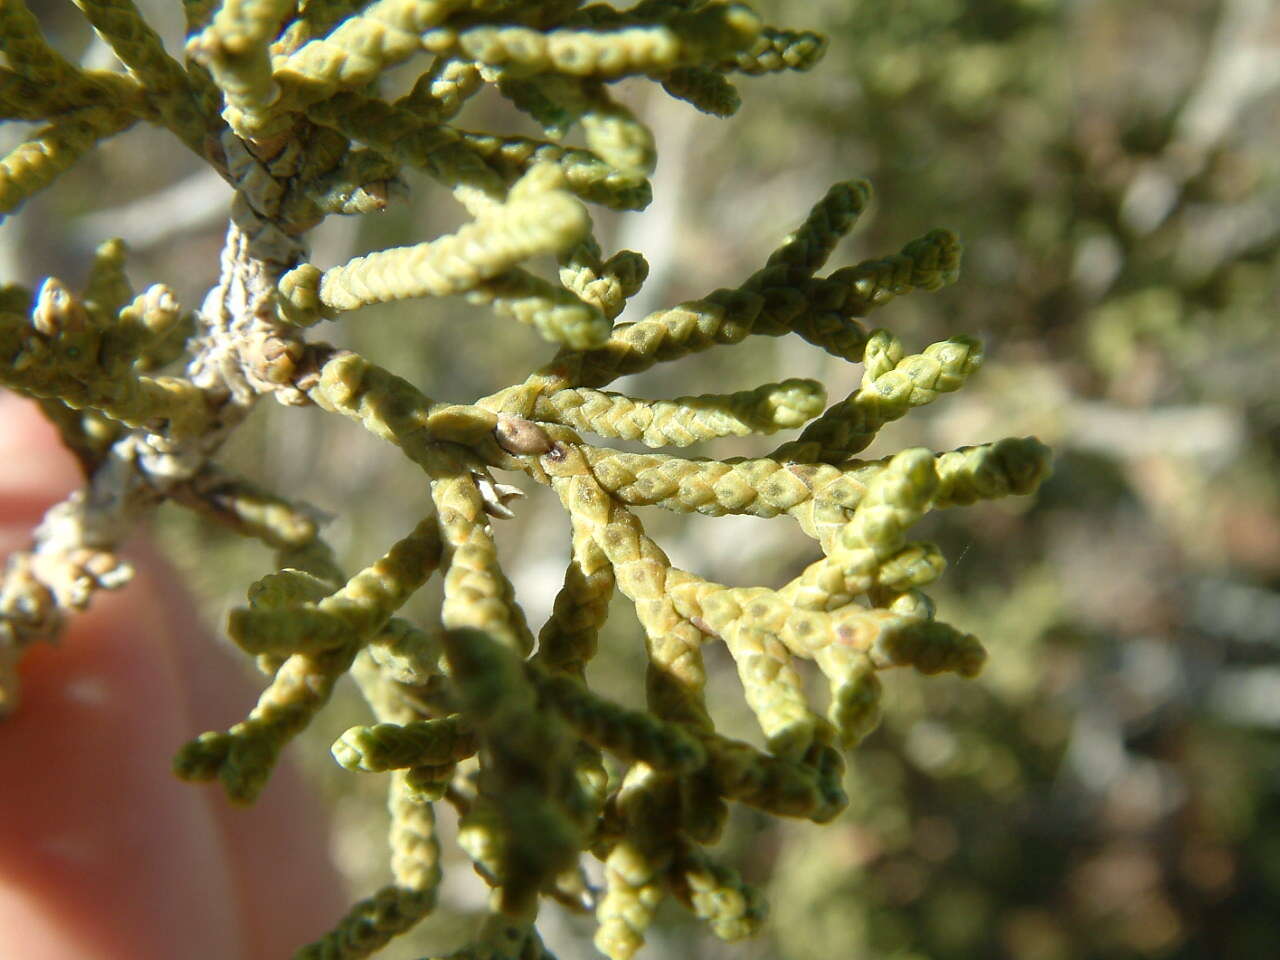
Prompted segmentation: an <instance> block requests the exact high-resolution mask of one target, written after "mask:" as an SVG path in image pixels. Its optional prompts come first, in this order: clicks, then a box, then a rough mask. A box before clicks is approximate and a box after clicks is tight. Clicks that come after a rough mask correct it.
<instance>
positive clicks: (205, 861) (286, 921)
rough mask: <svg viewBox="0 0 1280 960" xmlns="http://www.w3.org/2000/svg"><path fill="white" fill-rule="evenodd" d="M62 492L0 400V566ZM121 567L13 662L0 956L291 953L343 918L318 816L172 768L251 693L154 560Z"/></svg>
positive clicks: (69, 475)
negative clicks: (181, 750) (252, 800)
mask: <svg viewBox="0 0 1280 960" xmlns="http://www.w3.org/2000/svg"><path fill="white" fill-rule="evenodd" d="M78 483H79V474H78V469H77V467H76V465H75V462H74V460H73V459H72V458H71V457H70V455H69V454H67V453H66V452H65V451H64V450H63V449H62V448H61V447H60V445H59V443H58V441H57V439H56V436H55V435H54V432H53V430H52V429H51V428H50V427H49V426H48V425H47V424H46V423H45V422H44V421H43V419H42V418H41V417H40V415H39V413H38V410H37V409H36V408H35V406H34V405H32V404H30V403H28V402H26V401H23V400H19V399H17V398H15V397H12V396H9V395H5V394H3V393H0V555H7V554H8V553H9V551H11V550H14V549H19V548H22V547H24V546H26V544H27V543H28V540H29V533H30V530H31V528H32V526H33V525H34V524H35V523H37V522H38V521H39V519H40V516H41V514H42V513H43V511H44V509H45V508H46V507H48V506H49V505H50V504H52V503H53V502H55V501H56V500H58V499H61V498H62V497H63V496H65V495H66V493H67V492H68V491H70V490H72V489H74V488H75V487H76V486H77V485H78ZM126 555H127V556H128V557H129V559H130V560H131V562H133V563H134V565H135V567H136V568H137V570H138V576H137V577H136V578H135V579H134V581H133V582H132V583H130V584H129V585H128V586H127V587H126V588H124V589H123V590H120V591H118V592H115V593H105V594H99V595H98V596H97V597H96V598H95V599H94V602H93V605H92V608H91V609H90V610H89V611H88V612H87V613H85V614H83V615H81V616H79V617H77V618H76V619H75V620H74V622H73V623H72V625H71V627H70V629H69V631H68V632H67V634H66V635H65V637H64V638H63V640H62V642H61V643H60V644H59V645H58V646H57V647H54V646H50V645H47V644H39V645H37V646H36V647H35V648H33V649H31V650H29V651H28V652H27V654H26V655H25V657H24V659H23V662H22V664H21V667H20V670H21V675H22V702H21V705H20V706H19V708H18V710H17V712H16V713H15V714H14V715H12V716H10V717H8V718H5V719H3V720H0V957H22V958H24V960H85V958H93V960H126V958H128V960H173V958H174V957H183V958H184V960H204V958H209V960H214V958H216V960H280V958H284V957H288V956H290V955H291V954H292V953H293V951H294V950H296V949H297V948H298V947H299V946H300V945H302V944H304V943H306V942H308V941H310V940H312V939H315V938H316V937H317V936H318V935H320V934H321V933H323V932H324V931H325V930H326V929H328V928H329V927H330V926H331V925H332V924H333V923H334V922H335V921H336V920H337V918H338V917H339V916H340V915H341V913H342V911H343V909H344V907H345V905H346V895H345V893H344V892H343V890H342V885H341V882H340V880H339V878H338V875H337V873H336V871H335V870H334V868H333V866H332V865H331V864H330V863H329V861H328V857H327V853H326V848H327V843H326V838H327V836H328V834H327V830H326V824H325V822H324V819H323V817H322V815H321V812H320V809H319V807H318V805H317V803H316V801H315V799H314V797H313V796H311V795H310V794H309V793H308V791H307V790H306V789H305V787H304V785H303V783H302V781H301V779H300V777H299V776H298V774H297V771H296V770H295V769H293V768H292V766H291V765H290V764H289V763H287V762H284V763H281V765H280V766H279V767H278V768H277V770H276V772H275V774H274V775H273V777H272V780H271V783H270V784H269V785H268V787H267V789H266V790H265V791H264V792H263V794H262V796H261V797H260V798H259V800H258V802H257V803H256V804H255V805H254V806H252V807H249V808H238V807H234V806H232V805H231V804H230V803H229V802H228V801H227V800H226V798H225V797H224V796H223V794H222V793H221V791H220V790H219V789H218V788H217V787H216V786H211V785H193V784H187V783H182V782H180V781H179V780H177V779H176V778H175V777H174V776H173V775H172V774H171V773H170V772H169V759H170V758H171V757H172V755H173V753H174V751H175V750H176V749H177V748H178V747H179V746H180V745H181V744H182V743H183V742H184V741H186V740H187V739H189V738H191V737H192V736H194V735H196V734H198V733H200V732H202V731H204V730H210V729H225V728H226V727H227V726H229V725H230V724H232V723H234V722H235V721H236V720H238V719H240V718H242V717H243V716H244V714H245V713H246V712H247V711H248V709H249V707H250V706H252V704H253V700H254V697H255V688H254V686H253V684H252V682H251V680H250V679H249V678H247V677H246V675H245V673H244V671H243V667H242V666H241V665H239V664H237V663H235V662H234V661H233V660H232V659H231V658H230V656H229V655H228V654H227V653H225V652H224V651H223V650H222V649H220V648H219V646H218V645H217V644H216V643H215V642H214V641H213V640H212V639H211V638H210V637H209V636H208V635H207V633H206V631H204V630H203V629H202V628H201V626H200V625H199V623H198V622H197V620H196V616H195V611H194V608H193V606H192V604H191V601H190V598H189V597H188V596H187V595H186V593H185V591H184V590H183V589H182V586H181V584H179V583H178V582H177V581H176V579H175V576H174V574H173V573H172V571H171V570H169V569H168V568H167V567H166V566H165V564H164V563H163V561H162V560H160V559H159V558H158V557H157V556H156V555H155V554H154V553H152V552H150V551H149V550H148V549H147V547H146V546H145V544H144V545H141V546H137V547H135V548H133V549H130V550H127V551H126ZM286 757H287V754H286Z"/></svg>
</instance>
